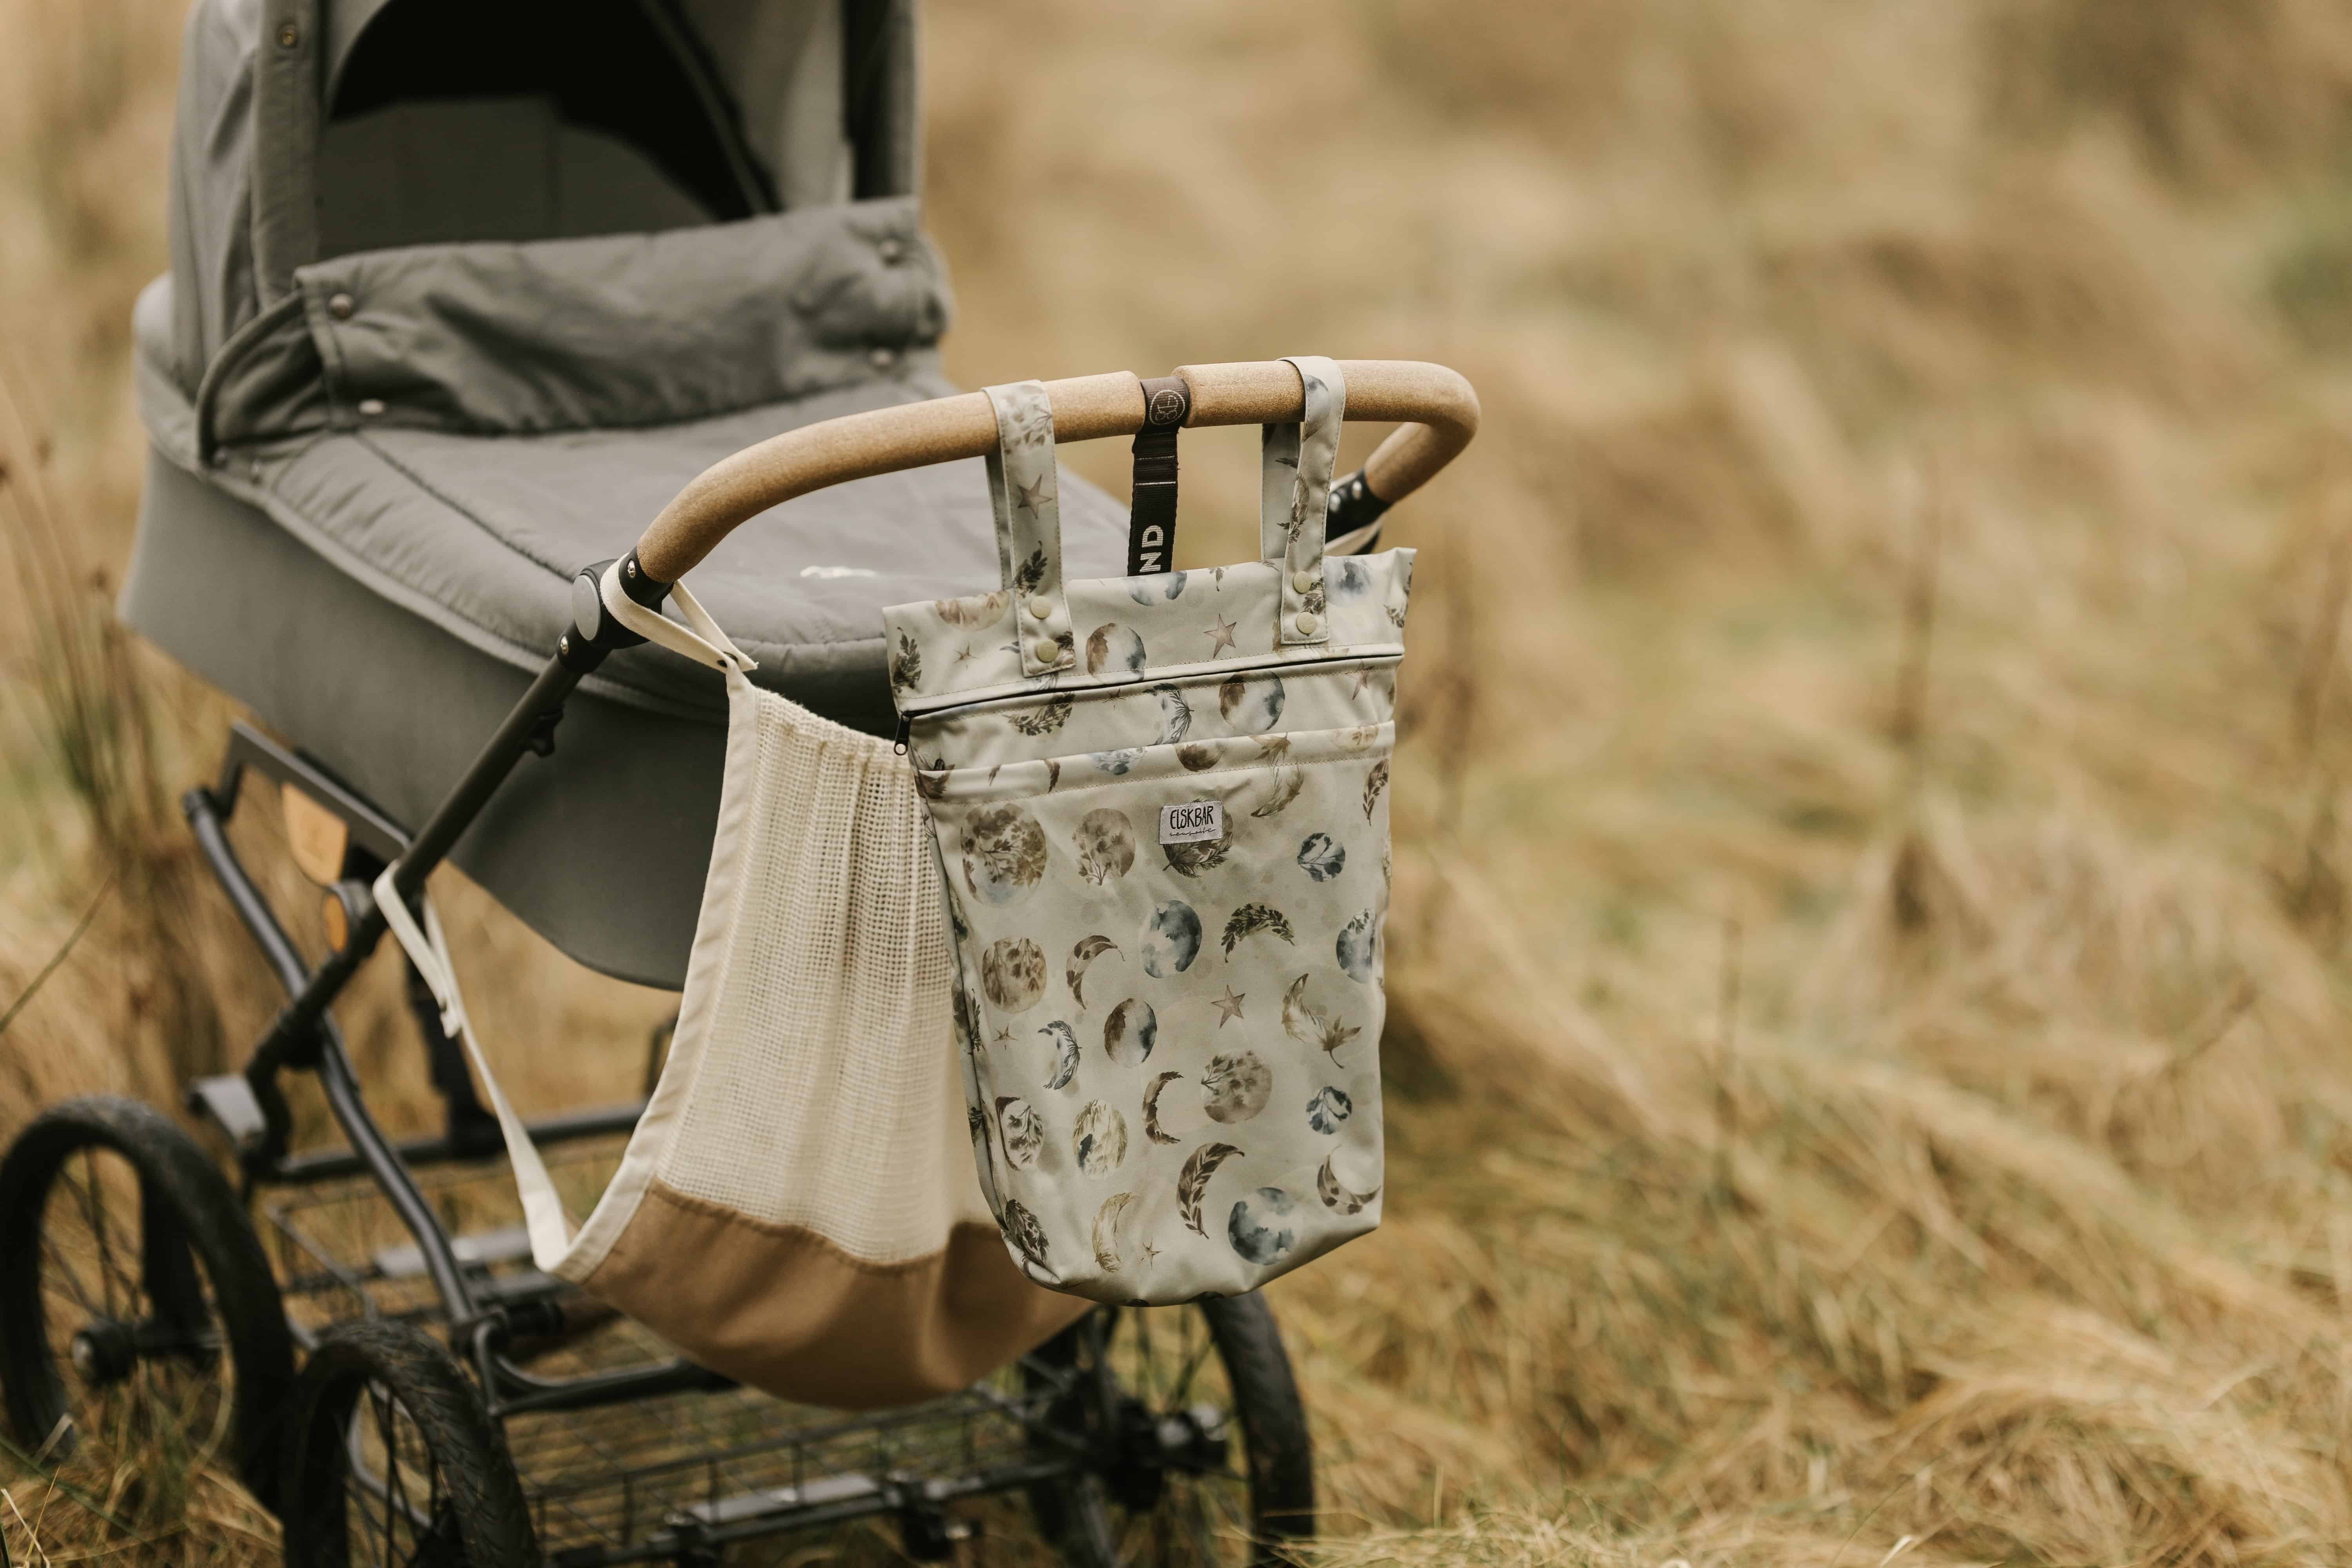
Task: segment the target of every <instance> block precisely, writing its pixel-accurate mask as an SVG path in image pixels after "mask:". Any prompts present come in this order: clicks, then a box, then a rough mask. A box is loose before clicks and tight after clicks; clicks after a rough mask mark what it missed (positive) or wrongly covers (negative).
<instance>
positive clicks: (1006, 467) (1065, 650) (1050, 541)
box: [985, 381, 1077, 676]
mask: <svg viewBox="0 0 2352 1568" xmlns="http://www.w3.org/2000/svg"><path fill="white" fill-rule="evenodd" d="M985 390H986V392H987V395H988V404H989V407H990V408H991V409H992V410H993V411H994V412H995V415H996V450H994V451H993V452H991V453H989V454H988V501H989V505H990V506H991V507H992V509H993V510H994V511H995V513H996V569H997V574H998V577H999V580H1000V581H1002V582H1003V584H1004V588H1005V591H1006V592H1007V593H1009V594H1011V595H1013V625H1014V626H1018V627H1019V628H1020V630H1019V631H1018V632H1017V633H1016V634H1015V636H1014V639H1013V640H1014V641H1015V642H1016V643H1018V644H1019V645H1020V649H1021V673H1022V674H1024V675H1029V676H1036V675H1044V674H1046V673H1048V672H1049V671H1052V670H1055V669H1059V668H1063V667H1064V666H1065V665H1069V664H1075V663H1076V662H1077V643H1076V635H1075V634H1074V633H1073V632H1072V630H1071V628H1070V604H1069V600H1068V599H1067V597H1066V596H1065V595H1064V594H1063V592H1062V507H1061V492H1060V486H1061V476H1060V473H1059V470H1058V469H1056V468H1055V464H1054V405H1053V403H1052V401H1051V400H1050V399H1049V398H1048V397H1047V396H1046V395H1045V383H1044V382H1042V381H1015V382H1008V383H1006V384H1004V385H1002V386H992V387H988V388H986V389H985Z"/></svg>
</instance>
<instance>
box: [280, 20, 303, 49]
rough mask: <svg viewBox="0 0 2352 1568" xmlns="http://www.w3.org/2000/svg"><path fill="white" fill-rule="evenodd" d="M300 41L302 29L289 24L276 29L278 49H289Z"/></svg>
mask: <svg viewBox="0 0 2352 1568" xmlns="http://www.w3.org/2000/svg"><path fill="white" fill-rule="evenodd" d="M301 41H302V29H301V28H299V27H298V26H295V25H294V24H293V23H291V22H289V23H287V24H286V25H285V26H282V27H280V28H278V47H279V48H281V49H290V48H292V47H294V46H295V45H297V44H299V43H300V42H301Z"/></svg>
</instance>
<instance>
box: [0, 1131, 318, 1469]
mask: <svg viewBox="0 0 2352 1568" xmlns="http://www.w3.org/2000/svg"><path fill="white" fill-rule="evenodd" d="M293 1382H294V1346H293V1341H292V1338H291V1336H290V1335H289V1333H288V1331H287V1328H286V1314H285V1310H284V1308H283V1306H282V1304H281V1303H280V1301H279V1299H278V1284H277V1281H276V1279H274V1278H273V1277H272V1276H271V1274H270V1271H269V1260H268V1258H267V1257H266V1256H265V1255H264V1253H263V1252H262V1249H261V1243H260V1240H259V1238H257V1237H256V1236H255V1235H254V1231H253V1226H252V1225H251V1224H250V1223H249V1222H248V1221H247V1218H246V1215H245V1212H244V1210H243V1209H242V1208H241V1207H240V1206H239V1205H238V1203H237V1201H236V1194H234V1193H233V1192H232V1191H231V1190H230V1188H229V1185H228V1184H227V1182H226V1181H225V1180H224V1179H223V1178H222V1176H221V1173H220V1172H219V1171H218V1169H217V1168H215V1166H214V1164H213V1163H212V1162H211V1161H210V1160H209V1159H207V1158H206V1157H205V1152H204V1151H203V1149H202V1148H201V1147H199V1146H198V1145H197V1143H196V1142H195V1141H194V1139H192V1138H190V1137H189V1136H188V1135H187V1134H186V1133H184V1132H183V1131H180V1129H179V1128H177V1127H175V1126H173V1124H172V1123H171V1122H170V1121H166V1120H165V1119H164V1118H163V1117H162V1116H161V1115H159V1114H157V1113H156V1112H155V1111H153V1110H150V1109H148V1108H147V1107H146V1106H144V1105H142V1104H140V1103H138V1102H137V1101H135V1100H122V1099H119V1098H115V1097H112V1096H97V1097H92V1098H89V1099H84V1100H68V1101H67V1102H66V1103H65V1104H63V1105H59V1106H58V1107H56V1108H55V1109H53V1110H48V1111H46V1112H44V1113H43V1114H42V1115H41V1116H39V1117H37V1118H36V1119H35V1120H34V1121H33V1122H32V1123H31V1124H30V1125H29V1126H27V1127H26V1129H25V1130H24V1131H22V1132H21V1133H19V1134H18V1135H17V1137H16V1142H15V1143H14V1144H12V1145H11V1146H10V1148H9V1150H8V1153H7V1156H6V1158H5V1160H0V1386H5V1398H6V1405H7V1415H8V1425H9V1426H10V1427H11V1428H12V1429H13V1430H14V1432H15V1434H16V1440H17V1442H18V1443H19V1444H20V1445H21V1446H22V1447H23V1448H24V1449H25V1450H26V1452H28V1453H32V1454H35V1455H37V1456H41V1457H44V1458H50V1459H59V1458H64V1457H65V1456H67V1455H68V1454H70V1453H72V1452H73V1451H74V1449H75V1447H77V1445H78V1444H79V1443H80V1442H81V1441H82V1440H83V1439H85V1438H88V1439H92V1440H95V1441H98V1442H100V1443H102V1444H104V1445H105V1446H106V1447H107V1449H108V1451H109V1452H110V1454H112V1455H114V1456H118V1457H122V1458H129V1457H131V1456H134V1455H135V1456H138V1457H139V1458H141V1460H142V1463H143V1464H145V1465H149V1466H152V1465H154V1464H156V1463H157V1462H158V1460H161V1461H163V1463H166V1464H171V1463H175V1462H177V1463H185V1464H189V1465H194V1464H201V1463H205V1462H208V1461H211V1460H214V1459H225V1460H226V1461H227V1462H228V1463H229V1464H230V1465H231V1466H233V1467H234V1468H235V1469H236V1473H237V1474H238V1476H239V1477H240V1478H241V1479H244V1480H245V1482H246V1483H247V1485H248V1486H250V1487H251V1488H252V1489H253V1490H254V1492H255V1493H256V1494H257V1496H259V1497H260V1498H261V1499H262V1500H263V1501H265V1502H268V1501H269V1500H271V1499H272V1498H273V1497H274V1495H275V1491H276V1482H277V1479H278V1475H277V1461H278V1448H277V1438H278V1427H277V1423H278V1420H279V1418H280V1416H281V1414H282V1410H283V1406H284V1403H285V1398H286V1394H287V1392H288V1390H289V1388H290V1387H291V1386H292V1385H293Z"/></svg>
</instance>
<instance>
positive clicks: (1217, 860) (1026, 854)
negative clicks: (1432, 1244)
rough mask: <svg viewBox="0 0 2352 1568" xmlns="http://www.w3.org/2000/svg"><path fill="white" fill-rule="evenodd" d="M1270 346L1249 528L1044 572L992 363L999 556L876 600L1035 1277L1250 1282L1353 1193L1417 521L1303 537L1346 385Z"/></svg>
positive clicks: (974, 1044)
mask: <svg viewBox="0 0 2352 1568" xmlns="http://www.w3.org/2000/svg"><path fill="white" fill-rule="evenodd" d="M1289 363H1291V364H1292V365H1293V366H1295V367H1296V368H1297V371H1298V374H1299V377H1300V379H1301V381H1302V383H1303V384H1304V387H1305V393H1306V402H1305V418H1304V420H1303V422H1302V423H1301V424H1299V425H1290V426H1268V427H1267V428H1266V431H1265V456H1264V479H1263V484H1262V490H1263V500H1262V516H1261V520H1260V534H1261V543H1262V549H1261V552H1260V553H1261V556H1262V559H1260V560H1258V561H1254V562H1250V563H1246V564H1243V565H1235V566H1221V567H1218V568H1215V569H1214V570H1213V571H1194V572H1164V573H1159V574H1152V575H1146V576H1129V577H1118V578H1108V579H1100V580H1096V581H1091V582H1073V583H1065V582H1064V581H1063V578H1062V560H1061V537H1060V525H1059V521H1058V515H1057V512H1056V510H1055V461H1054V437H1053V412H1052V410H1051V408H1050V407H1048V405H1047V403H1046V398H1045V389H1044V387H1043V386H1042V385H1041V384H1038V383H1036V382H1034V381H1031V382H1023V383H1020V384H1014V385H1009V386H994V387H990V388H989V389H988V396H989V399H990V401H991V403H992V405H994V408H995V411H996V421H997V432H998V441H999V450H998V452H997V454H996V455H995V456H994V457H992V458H991V459H990V462H989V486H990V491H991V494H992V496H993V498H994V500H995V506H996V530H997V547H998V555H999V558H1000V565H1001V569H1002V583H1003V586H1002V587H1001V588H1000V589H999V590H997V591H996V592H993V593H987V594H978V595H971V596H970V597H966V598H961V599H943V600H940V601H938V602H937V603H932V604H916V605H898V606H897V607H896V608H893V609H890V610H887V611H885V612H884V622H885V635H886V636H887V639H888V646H889V651H890V676H891V685H892V689H893V693H894V695H895V697H896V699H897V701H898V711H899V714H900V718H901V721H902V725H903V727H904V729H905V732H906V739H907V743H908V748H909V750H910V752H911V753H912V755H913V759H914V763H915V767H916V784H917V787H918V789H919V793H920V794H921V795H922V796H923V797H924V799H925V800H926V802H927V803H928V804H929V811H930V818H931V826H932V830H933V838H934V841H935V844H936V846H937V848H938V851H939V856H940V868H941V872H942V875H943V879H944V880H945V883H946V887H947V894H948V906H949V916H950V926H951V928H952V930H951V935H952V946H953V949H954V956H955V958H956V960H957V964H958V968H959V970H960V982H959V984H958V986H957V993H956V1006H955V1013H956V1026H957V1030H958V1034H959V1037H960V1040H961V1047H962V1051H961V1055H962V1061H963V1066H964V1089H965V1094H966V1098H967V1102H968V1110H969V1115H970V1124H971V1137H972V1143H973V1152H974V1155H975V1157H976V1160H977V1163H978V1166H979V1173H980V1182H981V1186H982V1191H983V1192H984V1193H985V1194H986V1196H987V1200H988V1204H989V1206H990V1208H991V1209H992V1211H993V1213H994V1214H995V1216H996V1220H997V1224H998V1226H999V1227H1000V1228H1001V1229H1002V1230H1003V1235H1004V1239H1005V1245H1006V1247H1007V1248H1008V1250H1009V1251H1010V1252H1011V1254H1012V1256H1013V1259H1014V1260H1015V1261H1016V1262H1017V1263H1018V1264H1019V1265H1020V1266H1021V1268H1023V1269H1024V1271H1025V1272H1026V1274H1027V1275H1028V1277H1029V1278H1030V1279H1034V1280H1035V1281H1037V1282H1038V1283H1040V1284H1043V1285H1047V1286H1051V1287H1052V1288H1054V1289H1058V1290H1064V1291H1068V1292H1071V1293H1074V1294H1076V1295H1080V1296H1086V1297H1091V1298H1093V1299H1095V1300H1104V1301H1115V1302H1149V1303H1159V1302H1175V1301H1185V1300H1192V1299H1194V1298H1196V1297H1199V1296H1202V1295H1204V1294H1205V1295H1229V1294H1234V1293H1238V1292H1241V1291H1245V1290H1250V1289H1255V1288H1256V1287H1257V1286H1259V1285H1261V1284H1263V1283H1264V1282H1265V1281H1266V1280H1267V1279H1272V1278H1273V1277H1275V1276H1276V1275H1277V1274H1281V1273H1284V1272H1286V1271H1287V1270H1289V1269H1291V1268H1297V1267H1298V1266H1299V1265H1300V1264H1302V1263H1305V1262H1307V1261H1308V1260H1309V1259H1311V1258H1316V1257H1318V1256H1320V1255H1321V1254H1323V1253H1325V1252H1328V1251H1329V1250H1330V1249H1331V1248H1332V1247H1337V1246H1339V1244H1340V1243H1342V1242H1344V1241H1347V1240H1348V1239H1349V1238H1350V1237H1356V1236H1359V1235H1361V1234H1362V1233H1363V1232H1365V1231H1368V1230H1370V1229H1371V1228H1372V1227H1373V1226H1375V1225H1377V1224H1378V1223H1379V1222H1380V1212H1381V1207H1380V1198H1381V1093H1380V1070H1379V1055H1378V1052H1379V1040H1380V1036H1381V1016H1382V1014H1383V1011H1384V1005H1385V1004H1384V999H1383V995H1382V992H1381V928H1382V924H1383V921H1385V919H1386V916H1387V912H1388V900H1389V817H1388V782H1389V754H1390V751H1391V747H1392V745H1393V743H1394V729H1393V726H1392V725H1391V720H1390V715H1391V708H1392V705H1393V700H1394V693H1395V672H1396V665H1397V661H1398V660H1399V659H1400V658H1402V656H1403V653H1404V647H1403V643H1402V636H1403V626H1404V612H1405V598H1406V592H1407V589H1408V586H1409V584H1410V583H1411V579H1412V552H1411V551H1409V550H1391V551H1389V552H1385V553H1382V554H1379V555H1371V556H1363V557H1353V556H1349V557H1339V556H1335V557H1332V558H1329V559H1328V560H1327V559H1326V558H1325V555H1324V522H1325V512H1326V505H1327V498H1328V492H1329V489H1330V485H1331V469H1332V461H1333V458H1335V457H1336V455H1337V451H1338V447H1339V426H1340V420H1341V416H1342V414H1343V412H1344V409H1345V405H1346V395H1347V394H1346V387H1345V385H1344V384H1343V383H1342V381H1341V378H1340V374H1339V367H1338V366H1337V365H1336V364H1334V363H1332V362H1331V361H1329V360H1328V359H1322V358H1310V357H1305V356H1302V357H1299V358H1296V359H1293V360H1291V361H1290V362H1289ZM1179 385H1181V384H1179ZM1180 417H1181V415H1180ZM1140 457H1141V453H1140V449H1139V459H1140ZM1171 471H1172V465H1171ZM1140 493H1141V492H1140V491H1139V495H1140ZM1138 510H1139V523H1140V522H1141V521H1143V517H1142V513H1143V510H1144V503H1143V502H1142V501H1141V500H1139V503H1138ZM1155 510H1156V509H1155ZM1165 521H1172V513H1171V516H1170V517H1169V518H1167V519H1166V520H1165ZM1163 526H1164V523H1163Z"/></svg>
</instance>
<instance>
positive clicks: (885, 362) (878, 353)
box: [866, 349, 898, 370]
mask: <svg viewBox="0 0 2352 1568" xmlns="http://www.w3.org/2000/svg"><path fill="white" fill-rule="evenodd" d="M866 358H867V359H868V360H870V361H872V362H873V364H874V368H875V369H877V370H887V369H888V368H889V367H890V366H891V365H893V364H895V363H898V350H897V349H876V350H875V351H874V352H873V353H870V354H867V355H866Z"/></svg>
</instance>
